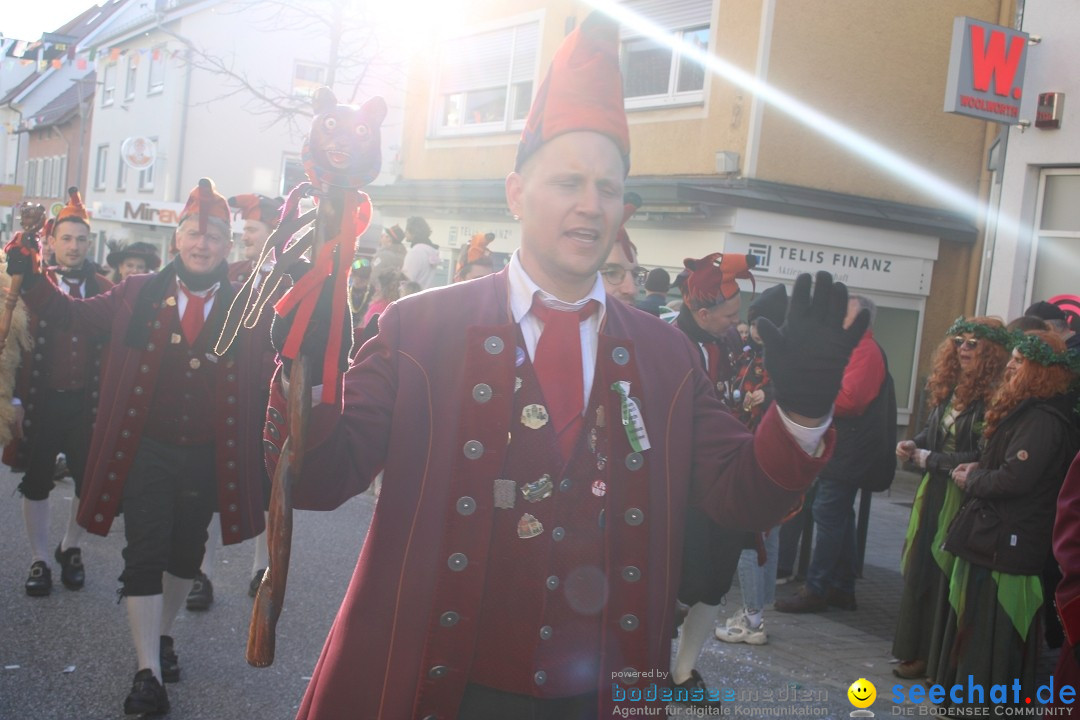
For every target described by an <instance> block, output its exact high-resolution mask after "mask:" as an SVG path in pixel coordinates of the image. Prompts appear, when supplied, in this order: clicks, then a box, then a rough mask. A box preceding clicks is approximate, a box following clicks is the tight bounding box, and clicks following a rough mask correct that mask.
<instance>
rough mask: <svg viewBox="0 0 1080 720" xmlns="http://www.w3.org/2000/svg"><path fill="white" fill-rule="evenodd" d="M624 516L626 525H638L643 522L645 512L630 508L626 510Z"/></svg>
mask: <svg viewBox="0 0 1080 720" xmlns="http://www.w3.org/2000/svg"><path fill="white" fill-rule="evenodd" d="M625 517H626V524H627V525H640V524H641V523H643V522H645V513H643V512H641V510H638V509H637V508H630V509H629V510H627V511H626V515H625Z"/></svg>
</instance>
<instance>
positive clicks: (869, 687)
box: [847, 678, 877, 708]
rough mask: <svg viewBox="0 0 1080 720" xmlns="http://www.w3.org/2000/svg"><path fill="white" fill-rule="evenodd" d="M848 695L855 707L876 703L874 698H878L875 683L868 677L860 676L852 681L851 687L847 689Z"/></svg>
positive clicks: (865, 706) (866, 706)
mask: <svg viewBox="0 0 1080 720" xmlns="http://www.w3.org/2000/svg"><path fill="white" fill-rule="evenodd" d="M847 696H848V700H850V701H851V704H852V705H854V706H855V707H857V708H868V707H870V706H871V705H873V704H874V700H875V699H876V698H877V688H876V687H874V683H872V682H870V681H869V680H867V679H866V678H859V679H858V680H856V681H855V682H853V683H851V687H849V688H848V690H847Z"/></svg>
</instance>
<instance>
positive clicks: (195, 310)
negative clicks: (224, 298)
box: [177, 283, 214, 345]
mask: <svg viewBox="0 0 1080 720" xmlns="http://www.w3.org/2000/svg"><path fill="white" fill-rule="evenodd" d="M177 287H178V288H180V292H182V293H184V296H185V297H186V298H187V307H185V308H184V317H183V318H181V319H180V327H181V328H183V330H184V339H185V340H187V344H188V345H194V344H195V340H196V339H197V338H198V337H199V333H200V332H201V331H202V327H203V321H204V320H205V318H204V317H203V316H204V315H205V313H206V303H207V302H208V301H209V300H210V299H211V298H212V297H214V290H211V291H210V292H208V293H206V295H196V294H195V293H194V292H192V291H191V290H188V289H187V288H186V287H184V286H183V285H182V284H180V283H178V284H177Z"/></svg>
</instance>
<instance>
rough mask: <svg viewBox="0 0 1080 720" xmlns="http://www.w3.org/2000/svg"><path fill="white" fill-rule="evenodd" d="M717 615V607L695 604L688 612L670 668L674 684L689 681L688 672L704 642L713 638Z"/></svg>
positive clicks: (718, 608) (692, 667) (692, 666)
mask: <svg viewBox="0 0 1080 720" xmlns="http://www.w3.org/2000/svg"><path fill="white" fill-rule="evenodd" d="M719 614H720V606H719V605H706V604H705V603H697V604H696V605H694V606H692V607H691V608H690V612H689V614H687V616H686V620H684V621H683V624H682V633H681V635H680V638H679V650H678V652H677V653H676V654H675V662H674V663H673V664H672V666H671V679H672V680H673V681H674V682H675V683H676V684H680V683H684V682H686V681H687V680H689V679H690V671H692V670H693V669H694V664H695V663H696V662H697V659H698V655H700V654H701V648H703V647H705V641H706V640H707V639H708V638H710V637H712V636H713V629H714V628H715V627H716V617H717V615H719Z"/></svg>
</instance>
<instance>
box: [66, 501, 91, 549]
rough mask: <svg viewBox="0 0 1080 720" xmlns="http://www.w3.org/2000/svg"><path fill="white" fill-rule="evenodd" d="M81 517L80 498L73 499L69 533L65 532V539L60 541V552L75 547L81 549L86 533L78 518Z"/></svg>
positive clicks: (68, 527)
mask: <svg viewBox="0 0 1080 720" xmlns="http://www.w3.org/2000/svg"><path fill="white" fill-rule="evenodd" d="M78 516H79V498H77V497H74V496H73V497H72V498H71V513H70V514H69V515H68V526H67V531H65V532H64V539H63V540H61V541H60V551H61V552H63V551H65V550H70V549H71V548H73V547H79V545H80V544H81V543H82V539H83V535H85V534H86V531H85V530H83V529H82V528H81V527H79V523H78V521H77V520H76V518H77V517H78Z"/></svg>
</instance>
